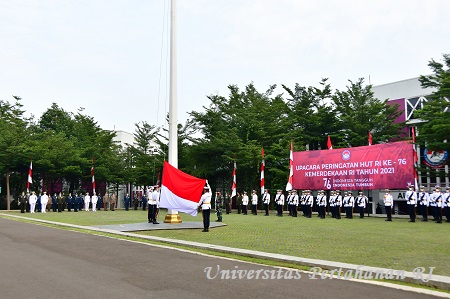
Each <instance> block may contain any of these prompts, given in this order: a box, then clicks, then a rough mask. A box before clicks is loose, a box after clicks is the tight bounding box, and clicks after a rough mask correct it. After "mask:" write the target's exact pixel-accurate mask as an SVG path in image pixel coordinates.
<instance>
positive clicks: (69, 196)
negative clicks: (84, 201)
mask: <svg viewBox="0 0 450 299" xmlns="http://www.w3.org/2000/svg"><path fill="white" fill-rule="evenodd" d="M73 201H74V197H73V196H72V193H70V192H69V194H67V197H66V206H67V212H71V211H72V205H73Z"/></svg>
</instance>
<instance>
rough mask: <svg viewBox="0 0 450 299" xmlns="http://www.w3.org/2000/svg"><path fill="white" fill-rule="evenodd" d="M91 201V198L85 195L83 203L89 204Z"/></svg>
mask: <svg viewBox="0 0 450 299" xmlns="http://www.w3.org/2000/svg"><path fill="white" fill-rule="evenodd" d="M90 201H91V197H90V196H89V195H86V196H85V197H84V203H88V202H90Z"/></svg>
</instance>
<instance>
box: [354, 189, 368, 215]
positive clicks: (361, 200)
mask: <svg viewBox="0 0 450 299" xmlns="http://www.w3.org/2000/svg"><path fill="white" fill-rule="evenodd" d="M368 202H369V199H368V198H367V196H365V195H364V194H363V192H362V191H359V195H358V197H357V198H356V204H357V205H358V208H359V218H364V209H365V208H366V204H367V203H368Z"/></svg>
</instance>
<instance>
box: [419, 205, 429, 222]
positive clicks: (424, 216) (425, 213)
mask: <svg viewBox="0 0 450 299" xmlns="http://www.w3.org/2000/svg"><path fill="white" fill-rule="evenodd" d="M420 209H421V212H422V219H423V220H425V221H428V207H427V206H425V205H422V206H420Z"/></svg>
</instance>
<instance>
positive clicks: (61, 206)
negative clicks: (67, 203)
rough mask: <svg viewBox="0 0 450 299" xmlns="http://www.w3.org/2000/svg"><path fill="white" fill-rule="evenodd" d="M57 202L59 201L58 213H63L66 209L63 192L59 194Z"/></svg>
mask: <svg viewBox="0 0 450 299" xmlns="http://www.w3.org/2000/svg"><path fill="white" fill-rule="evenodd" d="M57 200H58V213H61V212H62V211H63V208H64V196H63V194H62V192H59V194H58V197H57Z"/></svg>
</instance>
